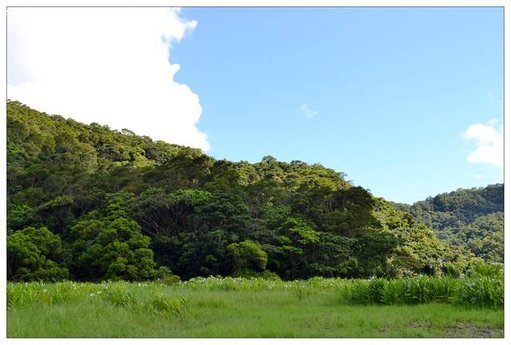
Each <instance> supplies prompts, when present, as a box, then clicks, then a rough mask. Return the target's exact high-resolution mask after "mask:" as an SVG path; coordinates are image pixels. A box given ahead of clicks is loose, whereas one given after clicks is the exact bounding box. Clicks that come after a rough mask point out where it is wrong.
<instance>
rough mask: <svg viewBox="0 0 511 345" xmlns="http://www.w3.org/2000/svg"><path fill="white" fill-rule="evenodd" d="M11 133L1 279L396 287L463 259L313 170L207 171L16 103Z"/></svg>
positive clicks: (195, 159)
mask: <svg viewBox="0 0 511 345" xmlns="http://www.w3.org/2000/svg"><path fill="white" fill-rule="evenodd" d="M7 135H8V141H7V160H8V165H7V206H8V220H7V227H8V239H7V251H8V253H7V254H8V279H10V280H40V279H42V280H58V279H73V280H81V281H100V280H105V279H112V280H116V279H125V280H144V279H153V278H158V277H168V276H170V275H171V272H172V273H173V274H177V275H179V276H180V277H181V278H183V279H188V278H191V277H195V276H209V275H221V276H227V275H232V276H251V275H252V276H253V275H259V276H269V277H270V276H274V275H275V274H276V275H278V276H280V277H281V278H283V279H298V278H309V277H312V276H325V277H370V276H385V277H399V276H405V275H411V274H415V273H425V274H441V273H442V272H453V271H456V270H460V269H463V267H465V265H466V264H467V262H468V260H469V258H468V257H467V256H465V255H464V254H462V251H461V250H460V249H459V248H458V247H456V246H451V245H447V244H444V243H443V242H442V241H440V240H439V239H438V238H437V237H436V236H435V233H434V232H433V231H432V230H431V229H429V228H428V227H426V226H425V225H422V224H419V223H418V222H416V221H415V219H414V216H413V215H412V214H411V213H408V212H405V211H402V210H397V209H396V208H395V207H393V206H392V205H391V204H390V203H389V202H387V201H385V200H383V199H382V198H376V197H374V196H372V195H371V194H370V193H369V192H368V191H367V190H365V189H364V188H362V187H358V186H353V185H352V184H350V183H349V182H348V181H347V180H346V179H345V176H344V174H343V173H340V172H336V171H334V170H332V169H328V168H325V167H323V166H321V165H319V164H313V165H310V164H306V163H304V162H300V161H292V162H290V163H286V162H279V161H277V160H276V159H275V158H273V157H271V156H267V157H264V158H263V159H262V161H261V162H258V163H255V164H250V163H248V162H243V161H242V162H230V161H226V160H215V159H213V158H211V157H209V156H207V155H205V154H204V153H202V152H201V151H200V150H196V149H191V148H187V147H182V146H177V145H171V144H167V143H164V142H161V141H153V140H151V139H150V138H148V137H141V136H137V135H135V134H134V133H133V132H131V131H129V130H122V131H113V130H110V129H109V128H108V127H106V126H101V125H99V124H96V123H93V124H91V125H85V124H81V123H78V122H76V121H74V120H71V119H65V118H63V117H61V116H49V115H47V114H44V113H40V112H38V111H36V110H33V109H30V108H29V107H27V106H24V105H22V104H20V103H19V102H14V101H9V102H8V103H7ZM414 207H415V209H416V210H417V209H419V208H418V206H414ZM415 212H417V211H415ZM470 220H471V221H474V222H476V221H477V220H476V219H470ZM428 224H430V225H432V226H433V225H435V224H434V223H432V222H429V223H428Z"/></svg>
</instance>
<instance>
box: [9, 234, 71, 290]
mask: <svg viewBox="0 0 511 345" xmlns="http://www.w3.org/2000/svg"><path fill="white" fill-rule="evenodd" d="M61 255H62V243H61V240H60V237H59V236H58V235H54V234H53V233H52V232H51V231H49V230H48V229H47V228H45V227H41V228H34V227H27V228H24V229H23V230H19V231H16V232H14V233H13V234H10V235H8V236H7V279H9V280H25V281H30V280H51V281H55V280H62V279H67V278H68V271H67V269H66V268H64V267H61V266H60V265H59V263H61V261H62V257H61Z"/></svg>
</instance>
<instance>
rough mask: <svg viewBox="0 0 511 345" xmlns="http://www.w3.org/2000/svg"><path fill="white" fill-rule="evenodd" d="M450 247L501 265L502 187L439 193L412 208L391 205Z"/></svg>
mask: <svg viewBox="0 0 511 345" xmlns="http://www.w3.org/2000/svg"><path fill="white" fill-rule="evenodd" d="M394 205H395V207H396V208H398V209H401V210H405V211H409V212H411V213H412V214H413V215H414V216H415V218H416V220H417V222H419V223H422V224H424V225H426V226H428V227H430V228H432V229H433V230H435V232H436V234H437V236H438V237H439V238H440V239H442V240H445V241H447V242H449V243H451V244H455V245H461V246H464V247H465V248H467V249H468V250H469V251H470V252H471V253H472V254H474V255H475V256H477V257H480V258H483V259H484V260H487V261H493V262H503V261H504V184H502V183H499V184H492V185H488V186H486V187H481V188H470V189H464V188H459V189H458V190H456V191H453V192H448V193H441V194H438V195H436V196H434V197H429V198H427V199H426V200H423V201H418V202H416V203H414V204H413V205H406V204H394Z"/></svg>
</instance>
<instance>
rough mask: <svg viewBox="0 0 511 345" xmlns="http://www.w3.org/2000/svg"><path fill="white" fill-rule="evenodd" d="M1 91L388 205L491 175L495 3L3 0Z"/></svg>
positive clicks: (497, 57) (499, 27)
mask: <svg viewBox="0 0 511 345" xmlns="http://www.w3.org/2000/svg"><path fill="white" fill-rule="evenodd" d="M91 22H93V23H94V25H92V26H91V25H90V23H91ZM62 27H65V28H66V30H62ZM162 37H163V38H164V39H162ZM41 51H44V54H41ZM7 94H8V98H10V99H13V100H18V101H21V102H22V103H25V104H27V105H29V106H31V107H33V108H35V109H37V110H40V111H44V112H47V113H49V114H60V115H62V116H64V117H72V118H74V119H75V120H77V121H81V122H84V123H91V122H98V123H101V124H106V125H109V126H110V127H111V128H113V129H122V128H128V129H130V130H132V131H134V132H135V133H137V134H139V135H148V136H150V137H152V138H153V139H158V140H165V141H168V142H172V143H177V144H182V145H189V146H193V147H199V148H201V149H203V150H204V151H205V152H207V153H208V154H210V155H212V156H213V157H215V158H217V159H229V160H233V161H240V160H246V161H249V162H258V161H260V160H261V158H262V157H264V156H266V155H273V156H274V157H276V158H277V159H279V160H282V161H288V162H289V161H292V160H301V161H305V162H308V163H321V164H323V165H324V166H327V167H329V168H333V169H335V170H337V171H342V172H344V173H345V174H347V177H348V179H349V180H351V181H352V182H353V183H354V184H356V185H361V186H363V187H365V188H368V189H369V190H371V191H372V192H373V193H374V194H375V195H377V196H382V197H385V198H386V199H388V200H392V201H396V202H408V203H411V202H414V201H417V200H421V199H425V198H426V197H428V196H433V195H436V194H438V193H442V192H448V191H452V190H456V189H457V188H460V187H479V186H486V185H488V184H491V183H498V182H502V180H503V173H502V165H503V164H502V163H503V162H502V158H503V157H502V156H503V153H502V151H503V134H502V126H503V10H502V9H501V8H447V7H445V8H200V7H197V8H186V7H185V8H183V9H181V10H177V9H165V8H158V7H153V8H143V7H132V8H122V7H121V8H119V7H104V8H102V7H98V8H89V7H87V8H83V7H82V8H79V7H77V8H72V7H66V8H59V7H51V8H50V7H33V8H29V7H9V8H8V11H7Z"/></svg>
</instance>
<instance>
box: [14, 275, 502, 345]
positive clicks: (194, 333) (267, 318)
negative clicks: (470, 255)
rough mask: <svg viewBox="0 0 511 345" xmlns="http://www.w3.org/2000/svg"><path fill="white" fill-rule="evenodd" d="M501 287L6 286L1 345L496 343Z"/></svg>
mask: <svg viewBox="0 0 511 345" xmlns="http://www.w3.org/2000/svg"><path fill="white" fill-rule="evenodd" d="M503 296H504V290H503V282H502V280H501V279H497V278H494V277H487V276H478V277H472V278H466V279H456V278H449V277H427V276H418V277H413V278H405V279H395V280H386V279H381V278H377V279H376V278H375V279H369V280H345V279H333V278H312V279H309V280H305V281H303V280H302V281H290V282H286V281H281V280H264V279H261V278H252V279H248V278H230V277H228V278H217V277H209V278H194V279H191V280H188V281H185V282H181V281H176V282H168V281H167V282H165V281H154V282H132V283H129V282H103V283H76V282H70V281H67V282H57V283H38V282H31V283H12V282H10V283H8V285H7V306H8V313H7V335H8V337H13V338H17V337H79V338H87V337H135V338H137V337H144V338H151V337H169V338H172V337H177V338H187V337H198V338H200V337H257V338H264V337H301V338H308V337H349V338H351V337H368V338H371V337H381V338H384V337H455V338H463V337H474V338H475V337H503V336H504V333H503V329H504V311H503Z"/></svg>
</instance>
